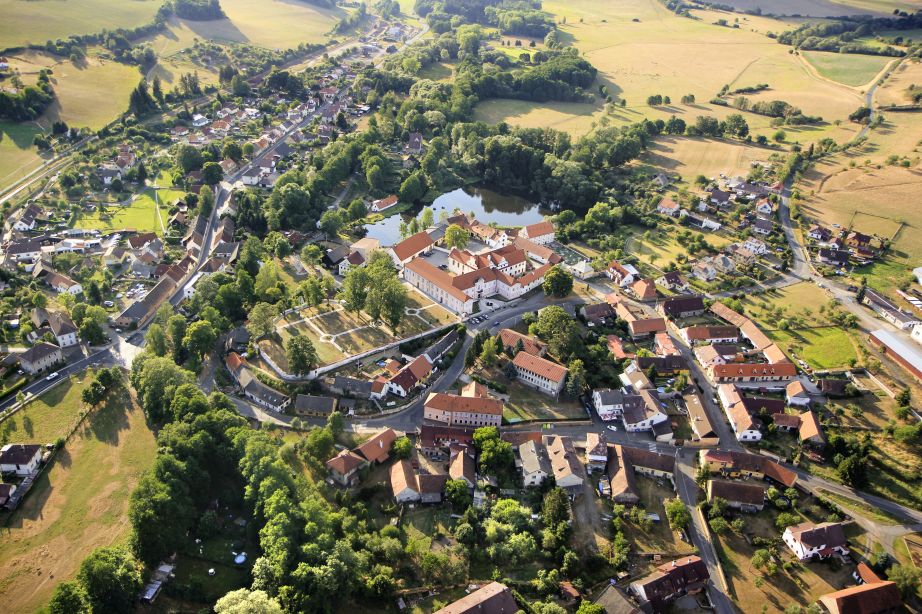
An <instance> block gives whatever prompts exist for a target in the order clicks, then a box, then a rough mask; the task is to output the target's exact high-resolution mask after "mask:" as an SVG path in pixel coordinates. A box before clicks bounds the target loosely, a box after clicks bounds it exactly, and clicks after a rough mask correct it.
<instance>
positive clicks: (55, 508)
mask: <svg viewBox="0 0 922 614" xmlns="http://www.w3.org/2000/svg"><path fill="white" fill-rule="evenodd" d="M89 381H90V378H89V375H84V376H83V379H82V380H72V381H71V382H68V383H65V384H60V385H59V386H58V387H57V388H55V389H54V390H53V391H51V392H50V393H48V394H47V395H45V396H44V397H42V399H41V400H39V401H37V402H35V403H33V404H32V405H30V406H29V407H28V408H27V409H26V410H24V412H23V414H22V415H21V416H19V417H18V425H17V427H18V429H17V431H15V432H14V434H15V437H14V440H15V441H38V442H45V441H47V440H49V439H53V437H57V436H62V435H64V434H65V433H66V431H67V427H68V426H69V425H71V424H73V421H74V419H75V418H76V416H77V413H78V412H79V411H80V410H81V409H82V403H81V402H80V393H81V392H82V390H83V388H84V386H85V385H86V384H88V383H89ZM26 418H28V419H29V421H30V422H31V427H30V428H31V429H32V431H33V435H32V436H29V434H28V431H27V430H26V425H25V424H24V422H25V419H26ZM155 452H156V442H155V440H154V435H153V433H152V432H151V431H150V429H149V428H148V427H147V424H146V423H145V418H144V414H143V412H142V411H141V409H140V408H139V407H138V406H137V405H135V404H133V403H132V402H131V401H130V400H129V398H128V395H127V394H119V395H114V398H113V400H112V401H111V402H110V403H109V404H108V405H106V406H105V407H102V408H100V409H98V410H95V411H94V412H93V413H92V414H91V415H90V416H89V417H88V418H87V419H86V420H85V421H84V422H83V423H82V424H81V426H80V427H79V428H78V429H77V432H76V433H75V434H74V436H73V437H72V438H71V439H70V440H69V441H68V442H67V445H66V446H65V447H64V449H63V450H61V451H60V452H59V453H58V456H57V458H56V459H55V460H54V463H53V465H52V466H51V468H50V469H48V470H47V471H46V472H45V473H44V474H43V475H42V477H41V478H39V480H38V481H37V482H36V483H35V486H34V487H33V488H32V490H31V491H30V492H29V494H28V496H27V497H26V499H25V501H24V502H23V504H22V506H21V507H20V508H19V509H18V510H17V511H16V512H14V513H13V514H11V515H9V516H8V517H6V518H4V525H5V526H4V529H3V539H2V540H0V599H2V600H3V604H4V607H3V610H4V611H6V612H34V611H37V610H39V609H40V608H41V607H42V606H43V605H45V603H47V601H48V599H49V598H50V597H51V594H52V592H53V591H54V587H55V586H57V584H59V583H60V582H62V581H64V580H68V579H71V578H73V577H74V575H75V574H76V572H77V569H78V567H79V565H80V562H81V561H82V560H83V558H84V557H85V556H86V555H87V554H89V553H90V552H91V551H92V550H93V549H95V548H98V547H100V546H106V545H110V544H113V543H118V542H121V541H122V540H124V539H125V537H126V536H127V534H128V531H129V525H128V518H127V509H128V497H129V495H130V494H131V492H132V490H133V489H134V487H135V485H136V484H137V482H138V480H139V479H140V476H141V474H142V473H143V472H144V471H145V470H146V469H147V468H148V467H149V466H150V464H151V462H152V461H153V459H154V455H155Z"/></svg>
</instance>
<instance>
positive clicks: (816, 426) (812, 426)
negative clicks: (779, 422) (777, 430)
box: [798, 411, 825, 441]
mask: <svg viewBox="0 0 922 614" xmlns="http://www.w3.org/2000/svg"><path fill="white" fill-rule="evenodd" d="M798 434H799V435H800V440H801V441H805V440H807V439H813V438H814V437H819V438H820V439H822V440H825V437H824V436H823V427H822V426H820V421H819V420H818V419H817V418H816V414H815V413H813V412H812V411H805V412H804V413H802V414H800V432H799V433H798Z"/></svg>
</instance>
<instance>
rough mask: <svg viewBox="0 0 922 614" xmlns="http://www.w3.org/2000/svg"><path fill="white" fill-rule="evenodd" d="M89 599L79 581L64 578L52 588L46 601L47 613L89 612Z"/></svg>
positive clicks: (83, 613)
mask: <svg viewBox="0 0 922 614" xmlns="http://www.w3.org/2000/svg"><path fill="white" fill-rule="evenodd" d="M90 612H91V610H90V599H89V597H88V596H87V594H86V590H84V588H83V586H81V585H80V583H79V582H74V581H73V580H66V581H64V582H61V583H60V584H58V586H57V587H56V588H55V589H54V595H52V596H51V601H50V602H48V613H49V614H90Z"/></svg>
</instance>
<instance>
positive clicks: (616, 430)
mask: <svg viewBox="0 0 922 614" xmlns="http://www.w3.org/2000/svg"><path fill="white" fill-rule="evenodd" d="M605 428H607V429H608V430H609V431H614V432H616V433H617V432H618V427H617V426H615V425H614V424H610V425H608V426H607V427H605Z"/></svg>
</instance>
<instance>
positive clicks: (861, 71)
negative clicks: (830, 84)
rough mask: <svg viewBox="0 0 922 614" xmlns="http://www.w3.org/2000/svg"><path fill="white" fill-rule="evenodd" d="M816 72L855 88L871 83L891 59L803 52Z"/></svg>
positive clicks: (850, 54)
mask: <svg viewBox="0 0 922 614" xmlns="http://www.w3.org/2000/svg"><path fill="white" fill-rule="evenodd" d="M802 53H803V55H804V57H805V58H807V60H808V61H809V62H810V64H812V65H813V67H814V68H816V70H817V72H819V73H820V74H821V75H823V76H824V77H826V78H827V79H832V80H833V81H838V82H839V83H844V84H845V85H851V86H853V87H857V86H859V85H864V84H866V83H868V82H869V81H871V80H872V79H873V78H874V77H875V76H877V73H879V72H880V71H881V70H883V68H884V66H886V65H887V63H888V62H891V61H892V60H893V58H889V57H884V56H880V55H859V54H856V53H830V52H828V51H803V52H802Z"/></svg>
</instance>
